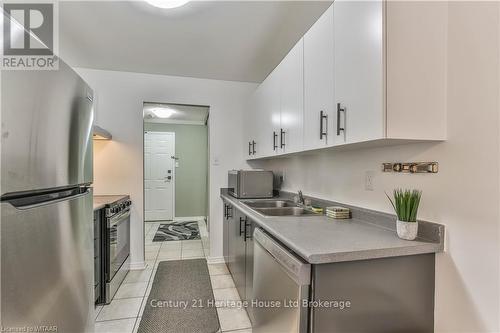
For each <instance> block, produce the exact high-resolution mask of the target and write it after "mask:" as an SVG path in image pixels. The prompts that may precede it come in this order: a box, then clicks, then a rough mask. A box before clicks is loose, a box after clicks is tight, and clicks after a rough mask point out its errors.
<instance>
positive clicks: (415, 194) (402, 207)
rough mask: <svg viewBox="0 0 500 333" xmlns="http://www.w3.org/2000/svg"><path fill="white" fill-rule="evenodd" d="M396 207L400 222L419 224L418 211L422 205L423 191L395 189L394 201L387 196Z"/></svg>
mask: <svg viewBox="0 0 500 333" xmlns="http://www.w3.org/2000/svg"><path fill="white" fill-rule="evenodd" d="M385 195H386V196H387V198H388V199H389V201H390V202H391V204H392V207H394V211H395V212H396V215H397V216H398V220H400V221H404V222H417V211H418V206H419V205H420V198H421V197H422V191H419V190H408V189H405V190H403V189H395V190H394V192H393V197H394V198H393V199H391V197H389V195H388V194H387V193H386V194H385Z"/></svg>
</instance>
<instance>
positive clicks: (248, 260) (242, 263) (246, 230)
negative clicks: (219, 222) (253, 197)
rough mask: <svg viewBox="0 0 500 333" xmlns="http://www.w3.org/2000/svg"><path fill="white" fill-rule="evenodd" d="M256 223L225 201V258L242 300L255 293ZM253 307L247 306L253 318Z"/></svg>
mask: <svg viewBox="0 0 500 333" xmlns="http://www.w3.org/2000/svg"><path fill="white" fill-rule="evenodd" d="M254 228H255V223H254V222H253V221H252V220H250V219H249V218H248V217H247V216H245V215H244V214H243V213H242V212H240V211H239V210H237V209H235V208H234V207H233V206H232V205H231V204H229V203H227V202H224V224H223V234H224V235H223V239H224V243H225V244H224V245H223V251H224V260H225V261H226V264H227V267H228V269H229V272H230V273H231V276H232V277H233V281H234V284H235V286H236V289H237V290H238V294H239V295H240V298H241V299H242V300H247V301H248V302H251V301H252V295H253V246H254V242H253V231H254ZM251 310H252V309H251V307H249V308H247V313H248V316H249V317H250V320H253V314H252V311H251Z"/></svg>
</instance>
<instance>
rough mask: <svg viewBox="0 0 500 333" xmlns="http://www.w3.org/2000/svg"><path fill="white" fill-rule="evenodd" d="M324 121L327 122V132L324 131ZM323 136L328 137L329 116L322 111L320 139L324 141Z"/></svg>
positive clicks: (320, 116)
mask: <svg viewBox="0 0 500 333" xmlns="http://www.w3.org/2000/svg"><path fill="white" fill-rule="evenodd" d="M323 120H326V125H327V126H326V131H323V130H324V127H323ZM323 136H328V114H325V112H324V111H323V110H321V111H320V113H319V139H320V140H323Z"/></svg>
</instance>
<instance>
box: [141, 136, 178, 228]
mask: <svg viewBox="0 0 500 333" xmlns="http://www.w3.org/2000/svg"><path fill="white" fill-rule="evenodd" d="M174 156H175V133H170V132H145V133H144V192H145V193H144V194H145V206H146V209H145V215H146V216H145V220H146V221H158V220H173V218H174V199H175V195H174V193H175V192H174V189H175V159H174Z"/></svg>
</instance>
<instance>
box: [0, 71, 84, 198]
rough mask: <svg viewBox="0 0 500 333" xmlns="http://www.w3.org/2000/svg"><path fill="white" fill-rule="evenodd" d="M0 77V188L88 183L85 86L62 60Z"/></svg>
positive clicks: (7, 190) (9, 190) (12, 189)
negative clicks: (42, 68)
mask: <svg viewBox="0 0 500 333" xmlns="http://www.w3.org/2000/svg"><path fill="white" fill-rule="evenodd" d="M1 80H2V82H1V87H2V88H1V89H2V95H1V96H2V99H1V105H2V108H1V119H2V128H1V132H2V133H1V136H0V140H1V151H2V159H1V161H2V162H1V175H2V179H1V194H2V195H3V194H6V193H13V192H22V191H33V190H40V189H48V188H56V187H67V186H70V185H76V184H86V183H91V182H92V122H93V108H92V105H93V103H92V99H93V97H92V90H91V89H90V88H89V86H88V85H87V84H86V83H85V82H84V81H83V80H82V79H81V78H80V77H79V76H78V75H77V74H76V73H75V72H74V71H73V70H72V69H71V68H70V67H69V66H68V65H66V64H65V63H64V62H63V61H59V70H54V71H52V70H48V71H34V70H33V71H28V70H20V71H3V72H2V76H1Z"/></svg>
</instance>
